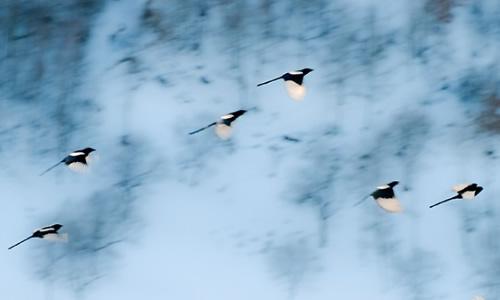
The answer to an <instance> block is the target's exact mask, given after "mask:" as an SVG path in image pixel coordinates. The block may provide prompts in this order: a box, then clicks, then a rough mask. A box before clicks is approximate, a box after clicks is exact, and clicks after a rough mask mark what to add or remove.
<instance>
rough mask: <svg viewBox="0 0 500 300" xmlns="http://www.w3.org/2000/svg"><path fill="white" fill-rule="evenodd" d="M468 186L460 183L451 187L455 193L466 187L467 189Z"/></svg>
mask: <svg viewBox="0 0 500 300" xmlns="http://www.w3.org/2000/svg"><path fill="white" fill-rule="evenodd" d="M469 185H470V183H460V184H457V185H455V186H453V191H455V192H457V193H458V192H460V191H461V190H463V189H465V188H466V187H468V186H469Z"/></svg>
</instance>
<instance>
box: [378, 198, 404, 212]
mask: <svg viewBox="0 0 500 300" xmlns="http://www.w3.org/2000/svg"><path fill="white" fill-rule="evenodd" d="M375 201H376V202H377V204H378V205H379V206H380V207H381V208H382V209H384V210H385V211H387V212H390V213H399V212H401V211H403V207H401V203H400V202H399V200H398V199H396V198H379V199H377V200H375Z"/></svg>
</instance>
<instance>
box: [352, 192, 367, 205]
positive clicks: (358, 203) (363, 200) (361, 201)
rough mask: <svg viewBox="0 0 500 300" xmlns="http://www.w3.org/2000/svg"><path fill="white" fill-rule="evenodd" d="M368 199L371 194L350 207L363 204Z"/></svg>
mask: <svg viewBox="0 0 500 300" xmlns="http://www.w3.org/2000/svg"><path fill="white" fill-rule="evenodd" d="M370 197H371V194H370V195H366V196H365V197H364V198H363V199H361V200H360V201H358V202H357V203H355V204H354V205H353V206H352V207H356V206H358V205H360V204H361V203H363V202H365V201H366V199H368V198H370Z"/></svg>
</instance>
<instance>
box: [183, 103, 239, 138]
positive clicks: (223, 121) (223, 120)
mask: <svg viewBox="0 0 500 300" xmlns="http://www.w3.org/2000/svg"><path fill="white" fill-rule="evenodd" d="M246 112H247V111H246V110H244V109H240V110H237V111H234V112H232V113H228V114H226V115H223V116H222V117H220V118H219V120H217V121H216V122H213V123H211V124H209V125H207V126H205V127H202V128H200V129H197V130H195V131H192V132H190V133H189V134H190V135H191V134H195V133H198V132H200V131H203V130H205V129H207V128H210V127H212V126H215V133H216V134H217V136H218V137H220V138H221V139H223V140H227V139H229V137H231V131H232V127H231V125H232V123H233V122H234V121H235V120H236V119H238V118H239V117H240V116H242V115H243V114H244V113H246Z"/></svg>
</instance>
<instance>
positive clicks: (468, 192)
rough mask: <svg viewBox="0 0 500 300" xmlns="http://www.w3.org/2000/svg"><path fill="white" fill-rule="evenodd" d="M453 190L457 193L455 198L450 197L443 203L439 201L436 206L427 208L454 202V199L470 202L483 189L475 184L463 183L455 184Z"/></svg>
mask: <svg viewBox="0 0 500 300" xmlns="http://www.w3.org/2000/svg"><path fill="white" fill-rule="evenodd" d="M453 190H454V191H455V192H456V193H457V194H456V195H455V196H453V197H450V198H448V199H445V200H443V201H440V202H438V203H436V204H433V205H431V206H429V208H433V207H434V206H438V205H440V204H443V203H445V202H448V201H451V200H455V199H466V200H472V199H474V198H475V197H476V196H477V195H478V194H479V193H481V191H482V190H483V187H482V186H479V185H477V183H464V184H457V185H456V186H454V187H453Z"/></svg>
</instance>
